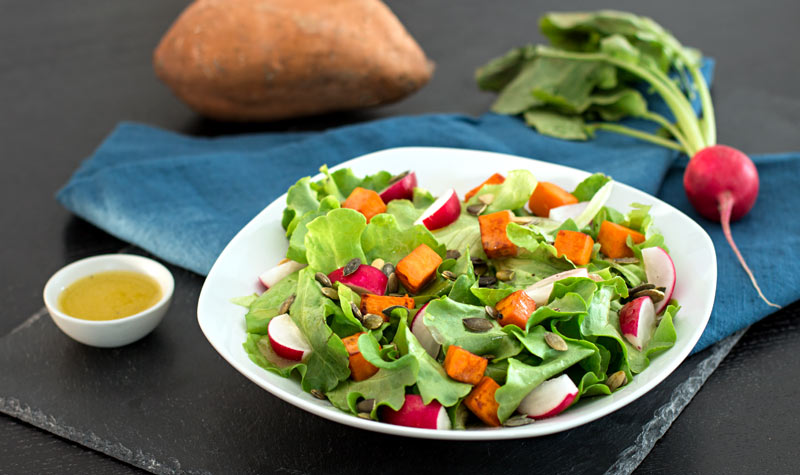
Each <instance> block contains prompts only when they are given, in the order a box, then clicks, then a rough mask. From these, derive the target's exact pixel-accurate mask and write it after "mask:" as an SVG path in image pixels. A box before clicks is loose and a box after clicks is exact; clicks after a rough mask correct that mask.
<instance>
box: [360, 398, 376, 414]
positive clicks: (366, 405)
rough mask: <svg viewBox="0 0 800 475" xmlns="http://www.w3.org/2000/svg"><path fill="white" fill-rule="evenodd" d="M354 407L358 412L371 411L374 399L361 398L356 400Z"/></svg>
mask: <svg viewBox="0 0 800 475" xmlns="http://www.w3.org/2000/svg"><path fill="white" fill-rule="evenodd" d="M356 409H357V410H358V412H372V410H373V409H375V400H374V399H362V400H361V401H358V404H356Z"/></svg>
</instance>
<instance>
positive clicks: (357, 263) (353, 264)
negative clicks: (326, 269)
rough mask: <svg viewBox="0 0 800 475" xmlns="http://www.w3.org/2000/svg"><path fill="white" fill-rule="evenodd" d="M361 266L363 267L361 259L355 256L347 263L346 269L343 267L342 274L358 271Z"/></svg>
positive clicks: (346, 274)
mask: <svg viewBox="0 0 800 475" xmlns="http://www.w3.org/2000/svg"><path fill="white" fill-rule="evenodd" d="M359 267H361V259H359V258H358V257H354V258H352V259H350V262H348V263H347V264H345V266H344V269H342V275H344V276H348V275H350V274H352V273H354V272H355V271H357V270H358V268H359Z"/></svg>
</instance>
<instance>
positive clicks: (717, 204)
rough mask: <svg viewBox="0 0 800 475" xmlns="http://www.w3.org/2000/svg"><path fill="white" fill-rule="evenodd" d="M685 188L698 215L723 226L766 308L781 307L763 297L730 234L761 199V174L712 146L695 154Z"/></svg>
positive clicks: (730, 151) (740, 156)
mask: <svg viewBox="0 0 800 475" xmlns="http://www.w3.org/2000/svg"><path fill="white" fill-rule="evenodd" d="M683 188H684V190H685V191H686V196H687V197H688V198H689V202H691V203H692V206H694V208H695V209H696V210H697V212H698V213H700V214H701V215H703V216H704V217H706V218H708V219H711V220H714V221H719V222H720V223H721V224H722V232H723V234H725V239H727V240H728V244H729V245H730V246H731V249H733V253H734V254H736V257H737V258H738V259H739V263H740V264H741V265H742V267H743V268H744V271H745V272H746V273H747V275H748V277H750V282H752V283H753V287H755V289H756V291H758V295H759V296H760V297H761V299H762V300H764V302H766V303H767V305H770V306H772V307H776V308H781V307H780V305H776V304H774V303H772V302H770V301H769V300H767V297H765V296H764V293H763V292H762V291H761V288H760V287H759V286H758V282H756V278H755V276H754V275H753V272H752V271H751V270H750V267H748V266H747V263H746V262H745V260H744V257H743V256H742V253H741V252H739V248H737V247H736V243H735V242H734V241H733V235H732V234H731V220H733V221H736V220H737V219H740V218H741V217H743V216H744V215H745V214H747V212H748V211H750V208H752V207H753V205H754V204H755V202H756V197H757V196H758V171H757V170H756V166H755V164H753V161H752V160H750V158H749V157H748V156H747V155H745V154H744V153H742V152H740V151H739V150H736V149H735V148H731V147H726V146H725V145H711V146H709V147H706V148H704V149H702V150H700V151H699V152H697V153H695V154H694V157H692V159H691V160H690V161H689V165H687V166H686V172H685V173H684V175H683Z"/></svg>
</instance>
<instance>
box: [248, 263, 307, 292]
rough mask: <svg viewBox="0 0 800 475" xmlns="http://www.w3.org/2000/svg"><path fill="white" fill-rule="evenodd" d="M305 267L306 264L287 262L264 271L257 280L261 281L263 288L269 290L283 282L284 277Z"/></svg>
mask: <svg viewBox="0 0 800 475" xmlns="http://www.w3.org/2000/svg"><path fill="white" fill-rule="evenodd" d="M305 266H306V264H301V263H299V262H296V261H290V260H287V261H285V262H283V263H281V264H278V265H277V266H275V267H273V268H271V269H267V270H265V271H264V272H263V273H262V274H261V275H259V276H258V280H260V281H261V283H262V284H263V285H264V287H266V288H267V289H269V288H270V287H272V286H274V285H275V284H277V283H278V282H280V281H281V280H283V278H284V277H286V276H288V275H290V274H292V273H294V272H295V271H298V270H300V269H302V268H303V267H305Z"/></svg>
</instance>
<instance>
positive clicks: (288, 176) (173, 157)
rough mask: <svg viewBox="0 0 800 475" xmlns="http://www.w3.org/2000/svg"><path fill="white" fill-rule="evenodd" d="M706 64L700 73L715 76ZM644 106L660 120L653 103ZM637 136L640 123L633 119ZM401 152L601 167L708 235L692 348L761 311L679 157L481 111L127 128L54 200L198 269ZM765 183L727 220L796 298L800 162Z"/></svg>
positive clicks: (762, 169) (781, 163)
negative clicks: (711, 279) (273, 211)
mask: <svg viewBox="0 0 800 475" xmlns="http://www.w3.org/2000/svg"><path fill="white" fill-rule="evenodd" d="M712 67H713V63H712V62H711V61H707V63H706V65H705V68H704V73H705V74H706V77H708V78H710V77H711V71H712ZM650 101H651V109H655V110H658V111H660V112H662V113H664V114H668V111H666V110H665V106H664V105H663V103H660V102H659V101H658V99H656V98H651V99H650ZM629 125H632V126H635V127H640V128H646V127H652V126H651V125H649V124H645V123H640V122H637V121H629ZM401 146H439V147H458V148H468V149H477V150H488V151H494V152H501V153H509V154H514V155H520V156H525V157H531V158H536V159H539V160H545V161H552V162H557V163H559V164H562V165H567V166H571V167H575V168H580V169H584V170H587V171H590V172H595V171H599V172H603V173H606V174H608V175H610V176H612V177H613V178H614V179H615V180H617V181H620V182H623V183H626V184H629V185H632V186H634V187H636V188H639V189H641V190H643V191H645V192H647V193H650V194H653V195H657V196H658V197H660V198H661V199H663V200H664V201H666V202H668V203H670V204H672V205H674V206H675V207H677V208H679V209H681V210H682V211H684V212H685V213H687V214H688V215H689V216H691V217H692V218H693V219H695V220H697V221H698V222H699V223H701V225H703V227H704V228H705V229H706V230H707V231H708V233H709V234H710V235H711V237H712V239H713V240H714V245H715V247H716V250H717V259H718V263H719V279H718V285H717V297H716V301H715V305H714V311H713V314H712V316H711V321H710V323H709V325H708V327H707V329H706V331H705V333H704V334H703V336H702V338H701V340H700V342H699V343H698V345H697V347H696V348H695V351H699V350H700V349H703V348H705V347H707V346H708V345H710V344H712V343H714V342H716V341H718V340H720V339H721V338H723V337H725V336H727V335H729V334H731V333H733V332H735V331H736V330H738V329H741V328H744V327H746V326H747V325H749V324H751V323H753V322H755V321H757V320H759V319H760V318H763V317H764V316H766V315H768V314H769V313H771V311H772V309H771V308H770V307H767V306H766V305H765V304H764V303H763V302H762V301H761V300H759V299H758V296H757V295H756V293H755V291H754V290H753V289H752V287H751V285H750V282H749V280H748V278H747V276H746V275H745V273H744V271H743V270H742V269H741V268H740V267H739V264H738V263H737V261H736V260H735V257H734V256H733V253H732V252H731V250H730V248H729V247H728V245H727V243H726V242H725V240H724V237H723V235H722V232H721V230H720V227H719V225H718V224H717V223H712V222H709V221H707V220H704V219H703V218H701V217H700V216H699V215H698V214H697V213H696V212H695V211H694V209H693V208H692V207H691V205H690V204H689V203H688V201H687V199H686V197H685V195H684V192H683V187H682V181H681V177H682V173H683V168H684V166H685V164H686V157H685V156H683V157H681V156H680V154H679V153H677V152H675V151H671V150H668V149H664V148H661V147H658V146H654V145H650V144H648V143H645V142H642V141H639V140H636V139H632V138H629V137H625V136H621V135H617V134H613V133H605V132H599V133H598V134H597V137H596V138H595V139H594V140H591V141H588V142H570V141H564V140H558V139H554V138H550V137H546V136H542V135H539V134H537V133H536V132H534V131H532V130H531V129H530V128H528V127H527V126H526V125H525V124H524V123H523V122H522V121H521V120H519V119H518V118H514V117H508V116H502V115H496V114H486V115H483V116H481V117H478V118H472V117H467V116H462V115H443V114H437V115H423V116H417V117H397V118H390V119H385V120H379V121H374V122H370V123H364V124H358V125H352V126H346V127H341V128H337V129H333V130H330V131H326V132H313V133H265V134H253V135H238V136H226V137H218V138H212V139H208V138H195V137H187V136H183V135H180V134H176V133H172V132H167V131H164V130H159V129H156V128H153V127H148V126H145V125H138V124H131V123H123V124H120V125H119V126H118V127H117V128H116V130H114V131H113V132H112V134H111V135H110V136H109V137H108V138H107V139H106V140H105V141H104V142H103V144H102V145H101V146H100V147H99V148H98V149H97V150H96V151H95V153H94V154H93V155H92V156H91V157H90V158H89V159H88V160H87V161H85V162H84V163H83V165H82V166H81V167H80V169H78V170H77V171H76V172H75V174H74V175H73V177H72V178H71V180H70V181H69V183H68V184H67V185H66V186H65V187H64V188H63V189H62V190H61V191H60V192H59V193H58V197H57V198H58V200H59V201H60V202H61V203H62V204H63V205H64V206H65V207H67V208H68V209H69V210H71V211H72V212H74V213H75V214H77V215H79V216H81V217H83V218H84V219H86V220H88V221H89V222H91V223H93V224H95V225H96V226H98V227H100V228H102V229H104V230H106V231H108V232H109V233H111V234H113V235H114V236H117V237H119V238H120V239H123V240H125V241H129V242H131V243H134V244H136V245H138V246H140V247H142V248H143V249H146V250H148V251H150V252H152V253H153V254H155V255H157V256H159V257H161V258H163V259H164V260H166V261H169V262H172V263H174V264H177V265H179V266H182V267H185V268H187V269H190V270H192V271H195V272H197V273H200V274H207V273H208V271H209V270H210V269H211V266H212V264H213V263H214V260H215V259H216V257H217V256H218V255H219V253H220V252H221V251H222V249H223V248H224V246H225V245H226V244H227V243H228V241H229V240H230V239H231V238H232V237H233V236H234V235H235V234H236V232H237V231H238V230H239V229H241V228H242V227H243V226H244V225H245V224H247V222H248V221H249V220H250V219H251V218H252V217H253V216H255V215H256V214H257V213H258V212H259V211H261V209H263V208H264V207H265V206H266V205H267V204H269V203H270V202H271V201H273V200H274V199H275V198H277V197H278V196H280V195H281V194H283V193H284V192H285V191H286V189H287V188H288V187H289V186H290V185H292V184H293V183H294V182H295V181H296V180H297V179H298V178H300V177H302V176H307V175H313V174H315V173H316V172H317V169H318V168H319V167H320V166H321V165H323V164H327V165H329V166H333V165H336V164H338V163H341V162H343V161H345V160H348V159H351V158H354V157H357V156H359V155H363V154H366V153H369V152H374V151H377V150H382V149H386V148H392V147H401ZM752 158H753V159H754V161H755V162H756V164H757V166H758V170H759V173H760V175H761V194H760V196H759V200H758V202H757V203H756V206H755V207H754V208H753V210H752V211H751V212H750V213H749V214H748V216H747V217H745V218H744V219H743V220H742V221H740V222H737V223H735V224H734V225H733V234H734V236H735V237H736V239H737V243H738V245H739V248H740V249H741V251H742V252H743V253H744V255H745V256H746V257H748V262H749V264H750V266H751V268H752V269H753V271H754V272H755V274H756V276H757V277H758V278H759V279H760V283H761V285H762V288H763V289H764V290H765V292H766V294H767V296H768V298H770V299H772V300H773V301H775V302H777V303H779V304H784V305H785V304H788V303H790V302H793V301H795V300H797V299H798V298H800V275H799V274H798V273H797V272H785V271H784V272H780V273H779V269H780V268H781V266H783V265H786V264H787V263H790V264H789V265H791V263H794V262H797V261H798V260H800V221H798V220H797V219H796V218H797V209H798V208H800V195H799V194H798V193H797V192H796V189H795V188H796V183H795V181H796V178H795V177H797V176H800V154H786V155H769V156H755V157H752Z"/></svg>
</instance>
